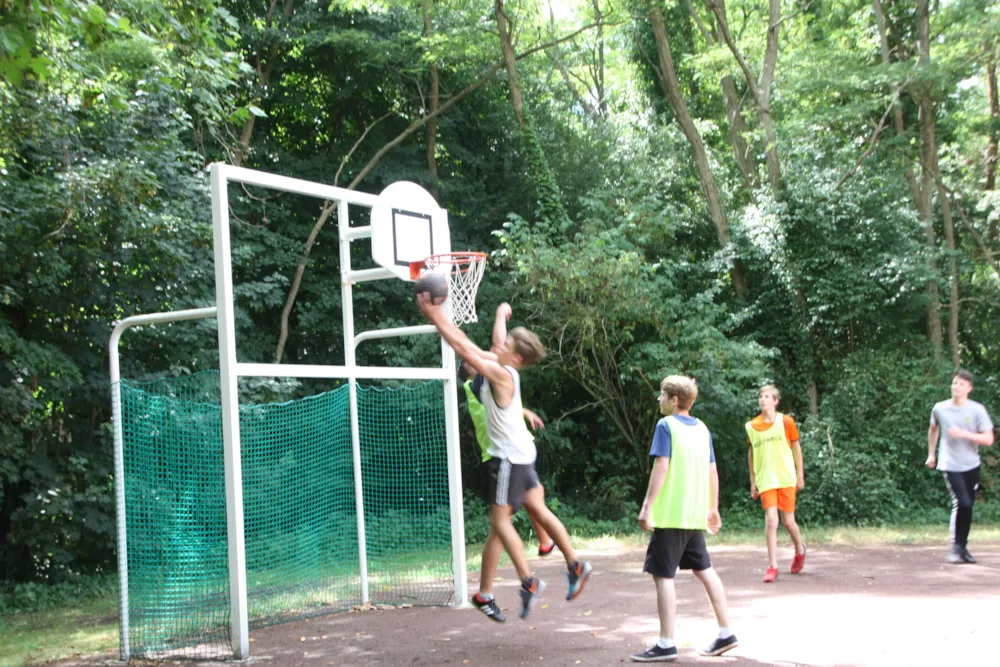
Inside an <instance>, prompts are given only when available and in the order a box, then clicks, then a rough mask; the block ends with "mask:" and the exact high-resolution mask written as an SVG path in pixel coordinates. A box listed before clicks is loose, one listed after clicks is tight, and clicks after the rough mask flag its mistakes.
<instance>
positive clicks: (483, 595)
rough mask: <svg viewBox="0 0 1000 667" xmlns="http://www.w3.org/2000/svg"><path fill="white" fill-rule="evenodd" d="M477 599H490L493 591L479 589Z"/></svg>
mask: <svg viewBox="0 0 1000 667" xmlns="http://www.w3.org/2000/svg"><path fill="white" fill-rule="evenodd" d="M479 599H480V600H492V599H493V593H484V592H482V591H479Z"/></svg>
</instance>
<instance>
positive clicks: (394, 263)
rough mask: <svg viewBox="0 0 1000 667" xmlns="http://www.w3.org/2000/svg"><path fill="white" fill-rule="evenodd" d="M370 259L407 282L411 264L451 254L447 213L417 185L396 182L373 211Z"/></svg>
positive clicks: (388, 188) (384, 192)
mask: <svg viewBox="0 0 1000 667" xmlns="http://www.w3.org/2000/svg"><path fill="white" fill-rule="evenodd" d="M371 216H372V217H371V223H372V259H374V260H375V262H376V263H377V264H378V265H379V266H383V267H385V268H387V269H389V270H390V271H392V272H393V273H395V274H396V275H397V276H398V277H399V278H401V279H402V280H407V281H408V280H410V262H417V261H420V260H423V259H426V258H427V257H429V256H430V255H439V254H441V253H445V252H451V231H450V230H449V228H448V212H447V211H446V210H444V209H443V208H441V207H440V206H438V204H437V202H436V201H435V200H434V197H432V196H431V193H429V192H427V190H424V189H423V188H422V187H420V186H419V185H417V184H416V183H411V182H409V181H398V182H396V183H393V184H392V185H390V186H388V187H387V188H386V189H385V190H383V191H382V192H381V194H379V196H378V201H377V202H376V204H375V206H373V207H372V214H371Z"/></svg>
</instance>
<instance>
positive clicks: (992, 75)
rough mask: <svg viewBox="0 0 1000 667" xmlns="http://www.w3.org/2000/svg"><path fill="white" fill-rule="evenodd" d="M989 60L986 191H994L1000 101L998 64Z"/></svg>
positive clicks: (987, 77)
mask: <svg viewBox="0 0 1000 667" xmlns="http://www.w3.org/2000/svg"><path fill="white" fill-rule="evenodd" d="M989 59H990V60H989V62H988V63H987V64H986V94H987V97H988V98H989V102H988V105H989V115H990V130H989V132H990V139H989V144H988V145H987V146H986V189H987V190H994V189H996V184H997V133H998V132H1000V101H998V99H997V64H996V61H995V60H994V58H993V55H992V54H990V56H989ZM994 229H995V224H994Z"/></svg>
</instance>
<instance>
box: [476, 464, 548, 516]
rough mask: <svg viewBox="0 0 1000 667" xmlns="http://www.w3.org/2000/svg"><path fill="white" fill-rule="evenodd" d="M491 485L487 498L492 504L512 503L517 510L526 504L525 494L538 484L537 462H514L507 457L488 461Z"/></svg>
mask: <svg viewBox="0 0 1000 667" xmlns="http://www.w3.org/2000/svg"><path fill="white" fill-rule="evenodd" d="M486 470H487V471H488V472H489V478H490V485H489V495H488V497H487V500H488V501H489V503H490V505H510V506H511V508H512V510H511V511H512V512H517V511H518V510H519V509H521V505H523V504H524V494H526V493H527V492H528V491H530V490H531V489H533V488H535V487H536V486H538V484H539V482H538V473H537V472H535V464H534V463H527V464H524V465H519V464H514V463H511V462H510V461H508V460H507V459H490V460H489V461H487V462H486Z"/></svg>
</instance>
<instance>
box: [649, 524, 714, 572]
mask: <svg viewBox="0 0 1000 667" xmlns="http://www.w3.org/2000/svg"><path fill="white" fill-rule="evenodd" d="M710 567H712V561H711V559H709V557H708V547H707V546H705V531H703V530H685V529H683V528H655V529H654V530H653V536H652V537H651V538H650V539H649V548H648V549H646V564H645V565H643V567H642V571H643V572H648V573H650V574H651V575H653V576H654V577H662V578H663V579H673V578H674V575H675V574H676V573H677V568H680V569H682V570H696V571H698V572H700V571H701V570H707V569H708V568H710Z"/></svg>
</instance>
